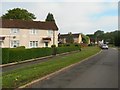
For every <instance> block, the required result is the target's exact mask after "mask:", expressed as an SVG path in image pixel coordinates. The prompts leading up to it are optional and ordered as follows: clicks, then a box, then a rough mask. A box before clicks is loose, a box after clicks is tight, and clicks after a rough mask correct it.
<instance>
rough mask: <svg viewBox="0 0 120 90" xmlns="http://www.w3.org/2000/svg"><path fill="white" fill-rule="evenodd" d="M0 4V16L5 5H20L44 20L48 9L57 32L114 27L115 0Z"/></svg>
mask: <svg viewBox="0 0 120 90" xmlns="http://www.w3.org/2000/svg"><path fill="white" fill-rule="evenodd" d="M10 1H12V2H10ZM83 1H84V2H83ZM88 1H89V2H88ZM1 4H2V7H0V11H1V12H0V16H1V15H2V14H5V13H6V12H7V10H9V9H13V8H24V9H27V10H28V11H29V12H32V13H33V14H35V16H36V17H37V19H36V20H37V21H38V20H39V21H44V20H45V18H46V16H47V14H48V13H49V12H50V13H52V14H53V15H54V18H55V21H56V24H57V25H58V28H59V32H60V33H68V32H72V33H84V34H92V33H94V32H95V31H96V30H103V31H105V32H109V31H114V30H117V29H118V0H39V2H38V0H3V1H2V3H1ZM0 6H1V5H0Z"/></svg>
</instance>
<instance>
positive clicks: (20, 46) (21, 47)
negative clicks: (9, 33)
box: [17, 46, 25, 48]
mask: <svg viewBox="0 0 120 90" xmlns="http://www.w3.org/2000/svg"><path fill="white" fill-rule="evenodd" d="M17 48H25V46H19V47H17Z"/></svg>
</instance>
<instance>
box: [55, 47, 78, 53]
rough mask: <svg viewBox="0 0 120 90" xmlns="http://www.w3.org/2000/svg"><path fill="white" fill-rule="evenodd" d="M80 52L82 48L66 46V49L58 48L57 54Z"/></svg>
mask: <svg viewBox="0 0 120 90" xmlns="http://www.w3.org/2000/svg"><path fill="white" fill-rule="evenodd" d="M76 50H80V47H77V46H70V47H69V46H66V47H57V54H60V53H65V52H70V51H76Z"/></svg>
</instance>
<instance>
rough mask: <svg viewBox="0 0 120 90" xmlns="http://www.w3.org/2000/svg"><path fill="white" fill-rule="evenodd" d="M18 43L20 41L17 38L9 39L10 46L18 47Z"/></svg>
mask: <svg viewBox="0 0 120 90" xmlns="http://www.w3.org/2000/svg"><path fill="white" fill-rule="evenodd" d="M19 45H20V41H19V40H11V41H10V46H11V47H12V48H15V47H14V46H16V47H18V46H19Z"/></svg>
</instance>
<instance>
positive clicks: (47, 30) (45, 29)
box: [0, 19, 58, 48]
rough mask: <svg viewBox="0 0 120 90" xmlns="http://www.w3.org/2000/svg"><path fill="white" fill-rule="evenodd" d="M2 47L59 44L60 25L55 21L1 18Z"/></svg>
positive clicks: (0, 39) (34, 46)
mask: <svg viewBox="0 0 120 90" xmlns="http://www.w3.org/2000/svg"><path fill="white" fill-rule="evenodd" d="M0 22H2V26H1V27H0V47H2V48H14V47H18V46H25V47H26V48H37V47H51V45H53V44H54V45H56V46H58V27H57V25H56V24H55V22H41V21H25V20H7V19H3V20H0Z"/></svg>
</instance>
